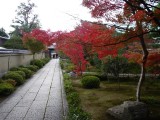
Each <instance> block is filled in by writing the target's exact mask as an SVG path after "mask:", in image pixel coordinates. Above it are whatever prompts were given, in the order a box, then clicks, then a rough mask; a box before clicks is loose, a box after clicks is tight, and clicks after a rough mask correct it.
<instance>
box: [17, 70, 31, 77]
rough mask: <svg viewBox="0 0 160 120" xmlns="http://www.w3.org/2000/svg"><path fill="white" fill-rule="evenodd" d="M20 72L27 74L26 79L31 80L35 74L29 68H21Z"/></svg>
mask: <svg viewBox="0 0 160 120" xmlns="http://www.w3.org/2000/svg"><path fill="white" fill-rule="evenodd" d="M19 70H20V71H23V72H24V73H25V75H26V78H30V77H31V76H32V74H33V72H32V71H31V70H29V69H27V68H19Z"/></svg>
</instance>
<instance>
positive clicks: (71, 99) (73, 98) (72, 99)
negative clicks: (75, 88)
mask: <svg viewBox="0 0 160 120" xmlns="http://www.w3.org/2000/svg"><path fill="white" fill-rule="evenodd" d="M67 100H68V103H69V104H72V106H78V105H79V104H80V98H79V95H78V93H77V92H71V93H70V94H69V95H68V96H67Z"/></svg>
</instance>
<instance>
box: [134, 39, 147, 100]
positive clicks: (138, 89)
mask: <svg viewBox="0 0 160 120" xmlns="http://www.w3.org/2000/svg"><path fill="white" fill-rule="evenodd" d="M139 38H140V43H141V46H142V50H143V57H142V64H141V75H140V79H139V81H138V85H137V92H136V99H137V101H140V100H141V99H140V96H141V89H142V84H143V82H144V81H145V73H146V69H145V65H146V62H147V58H148V51H147V47H146V44H145V41H144V38H143V36H140V37H139Z"/></svg>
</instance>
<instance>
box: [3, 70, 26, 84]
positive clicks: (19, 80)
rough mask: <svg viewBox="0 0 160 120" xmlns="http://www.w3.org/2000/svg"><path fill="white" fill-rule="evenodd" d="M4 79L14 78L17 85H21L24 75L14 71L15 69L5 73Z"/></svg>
mask: <svg viewBox="0 0 160 120" xmlns="http://www.w3.org/2000/svg"><path fill="white" fill-rule="evenodd" d="M3 79H13V80H15V81H16V82H17V85H21V84H23V83H24V79H23V77H22V76H21V75H20V74H18V73H17V72H14V71H12V72H8V73H7V74H5V75H4V76H3Z"/></svg>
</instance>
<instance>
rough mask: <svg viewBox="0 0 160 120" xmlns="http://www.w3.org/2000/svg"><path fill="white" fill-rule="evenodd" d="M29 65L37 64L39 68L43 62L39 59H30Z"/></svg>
mask: <svg viewBox="0 0 160 120" xmlns="http://www.w3.org/2000/svg"><path fill="white" fill-rule="evenodd" d="M30 64H31V65H36V66H38V67H39V68H42V67H43V62H42V61H41V60H32V61H31V62H30Z"/></svg>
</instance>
